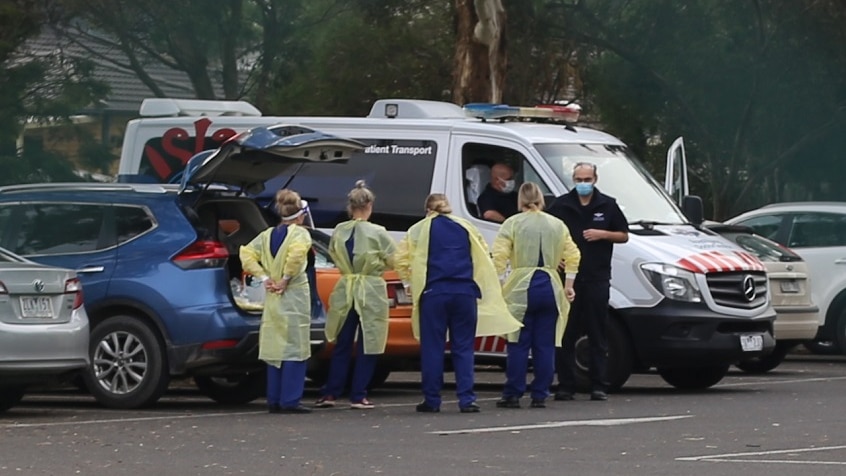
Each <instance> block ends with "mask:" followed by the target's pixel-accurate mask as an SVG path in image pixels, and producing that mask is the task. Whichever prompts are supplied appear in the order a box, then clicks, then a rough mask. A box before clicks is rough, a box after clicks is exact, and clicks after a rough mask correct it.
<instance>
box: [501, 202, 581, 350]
mask: <svg viewBox="0 0 846 476" xmlns="http://www.w3.org/2000/svg"><path fill="white" fill-rule="evenodd" d="M539 256H543V263H544V265H543V267H538V257H539ZM581 257H582V254H581V253H580V252H579V248H578V247H577V246H576V243H574V242H573V238H572V237H571V236H570V230H569V229H567V226H566V225H564V223H563V222H562V221H561V220H559V219H558V218H555V217H554V216H552V215H550V214H548V213H545V212H542V211H526V212H522V213H518V214H517V215H514V216H512V217H509V218H508V219H507V220H505V222H504V223H503V224H502V226H501V227H500V228H499V233H498V234H497V236H496V239H495V240H494V244H493V261H494V266H495V267H496V272H497V274H498V275H502V274H503V273H505V271H506V266H507V264H509V263H510V264H511V273H510V274H509V275H508V278H507V279H506V280H505V284H504V285H503V288H502V293H503V295H504V296H505V300H506V302H507V303H508V311H509V312H511V315H513V316H514V317H515V318H516V319H517V320H519V321H520V322H523V317H524V316H525V314H526V307H527V305H528V290H529V284H530V283H531V281H532V276H533V275H534V274H535V271H538V270H540V271H542V272H545V273H547V274H548V275H549V277H550V278H551V280H552V289H553V292H555V302H556V303H557V304H558V321H557V322H556V324H555V345H556V346H557V347H560V346H561V338H562V337H563V336H564V329H565V328H566V327H567V316H568V314H569V312H570V303H569V302H568V301H567V298H566V296H565V295H564V287H563V285H562V283H561V278H560V276H559V275H558V271H557V268H558V263H560V262H561V260H564V263H565V273H567V274H573V275H575V274H576V273H577V272H578V270H579V262H580V261H581ZM519 338H520V331H517V332H514V333H511V334H509V335H508V341H509V342H517V340H518V339H519Z"/></svg>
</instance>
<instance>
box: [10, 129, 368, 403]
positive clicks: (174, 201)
mask: <svg viewBox="0 0 846 476" xmlns="http://www.w3.org/2000/svg"><path fill="white" fill-rule="evenodd" d="M265 131H266V130H265ZM302 136H308V137H301V136H291V137H288V138H280V137H279V136H278V135H276V136H272V135H271V136H268V135H267V134H263V133H259V134H256V133H253V132H247V133H244V134H241V135H240V136H237V137H235V138H234V139H233V140H232V141H230V143H229V145H228V146H226V147H227V148H226V149H225V150H224V149H221V150H220V151H222V152H225V153H221V154H218V153H214V154H212V155H211V157H208V158H206V160H204V161H203V163H201V164H192V163H189V166H188V167H187V170H188V171H190V172H191V173H190V174H189V173H186V176H185V178H183V183H182V184H181V185H179V186H177V185H155V184H90V183H76V184H33V185H15V186H8V187H1V188H0V246H2V247H5V248H7V249H9V250H11V251H13V252H15V253H17V254H19V255H21V256H24V257H26V258H28V259H31V260H33V261H36V262H40V263H45V264H50V265H54V266H59V267H63V268H70V269H73V270H76V272H77V274H78V275H79V277H80V279H81V280H82V282H83V287H84V289H85V294H84V299H85V307H86V309H87V311H88V316H89V320H90V328H91V339H90V357H91V366H90V367H89V368H87V369H86V370H85V371H84V372H83V373H82V378H83V380H84V382H85V386H86V387H87V388H88V390H89V391H90V392H91V393H92V394H93V395H94V397H95V398H96V399H97V401H99V402H100V403H101V404H104V405H106V406H109V407H114V408H137V407H142V406H147V405H151V404H153V403H155V402H156V401H157V400H158V398H159V397H160V396H161V395H162V394H163V393H164V392H165V390H166V389H167V386H168V383H169V381H170V378H171V376H192V377H193V378H194V380H195V382H196V383H197V385H198V387H199V388H200V390H201V391H203V392H204V393H205V394H206V395H208V396H209V397H211V398H212V399H214V400H217V401H219V402H223V403H243V402H248V401H251V400H253V399H255V398H257V397H259V396H260V395H261V392H262V390H263V388H264V377H263V375H264V374H263V372H262V370H263V364H261V363H260V362H259V361H258V360H257V356H258V347H257V346H258V328H259V323H260V320H261V314H260V312H258V311H249V310H245V309H241V308H240V307H239V306H238V305H237V304H236V300H235V296H234V295H233V289H234V288H237V284H238V283H239V281H240V280H241V274H242V270H241V267H240V261H239V260H238V248H239V247H240V246H241V245H243V244H246V243H247V242H249V241H250V240H252V238H253V237H255V236H256V235H257V234H258V233H259V232H260V231H261V230H263V229H265V228H266V227H267V226H268V223H272V222H273V218H272V217H271V216H269V214H268V213H267V211H266V210H262V209H261V208H260V207H259V206H258V205H257V204H256V202H255V201H254V200H253V199H251V198H249V197H248V196H247V195H246V194H245V191H246V190H253V191H254V190H257V189H260V187H261V184H263V183H264V182H265V181H266V180H267V179H268V178H270V177H273V176H275V175H278V174H280V173H283V172H285V171H286V170H287V169H288V168H289V167H294V166H297V165H298V164H300V163H302V162H308V161H311V160H323V161H325V160H338V161H343V160H345V159H346V158H347V157H348V155H349V154H347V153H346V151H347V150H349V151H352V150H357V149H358V148H359V144H358V143H355V142H354V141H344V140H343V139H337V138H334V137H332V136H326V135H320V134H317V135H315V134H303V135H302ZM310 151H311V152H310ZM212 182H213V183H214V184H215V185H212ZM217 184H225V185H226V187H220V186H218V185H217ZM316 242H317V240H316ZM322 341H323V337H322V328H319V327H314V328H313V330H312V344H313V345H320V344H321V343H322Z"/></svg>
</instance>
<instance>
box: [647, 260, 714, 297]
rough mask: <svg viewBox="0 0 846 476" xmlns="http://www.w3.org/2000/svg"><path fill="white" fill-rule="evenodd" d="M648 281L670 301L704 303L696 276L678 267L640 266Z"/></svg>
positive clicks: (658, 264)
mask: <svg viewBox="0 0 846 476" xmlns="http://www.w3.org/2000/svg"><path fill="white" fill-rule="evenodd" d="M640 269H642V270H643V274H644V275H646V279H648V280H649V282H650V283H652V285H653V286H655V289H657V290H658V291H659V292H660V293H661V294H663V295H664V296H666V297H667V298H669V299H674V300H676V301H684V302H702V294H701V293H700V292H699V285H698V284H697V283H696V276H695V275H694V274H693V273H691V272H690V271H688V270H686V269H682V268H679V267H677V266H672V265H667V264H661V263H646V264H642V265H641V266H640Z"/></svg>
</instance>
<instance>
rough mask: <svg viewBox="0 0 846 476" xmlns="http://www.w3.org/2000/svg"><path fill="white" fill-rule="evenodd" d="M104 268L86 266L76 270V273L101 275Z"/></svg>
mask: <svg viewBox="0 0 846 476" xmlns="http://www.w3.org/2000/svg"><path fill="white" fill-rule="evenodd" d="M105 270H106V268H105V267H104V266H86V267H84V268H81V269H78V270H76V272H77V273H102V272H103V271H105Z"/></svg>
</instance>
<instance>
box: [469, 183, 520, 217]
mask: <svg viewBox="0 0 846 476" xmlns="http://www.w3.org/2000/svg"><path fill="white" fill-rule="evenodd" d="M476 206H477V207H479V216H480V217H482V216H484V215H485V212H486V211H488V210H493V211H495V212H499V214H500V215H502V216H503V217H505V218H508V217H510V216H512V215H516V214H517V212H518V210H517V192H508V193H505V192H500V191H499V190H497V189H495V188H493V187H491V184H488V185H487V187H485V190H483V191H482V193H481V194H480V195H479V198H478V200H476Z"/></svg>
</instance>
